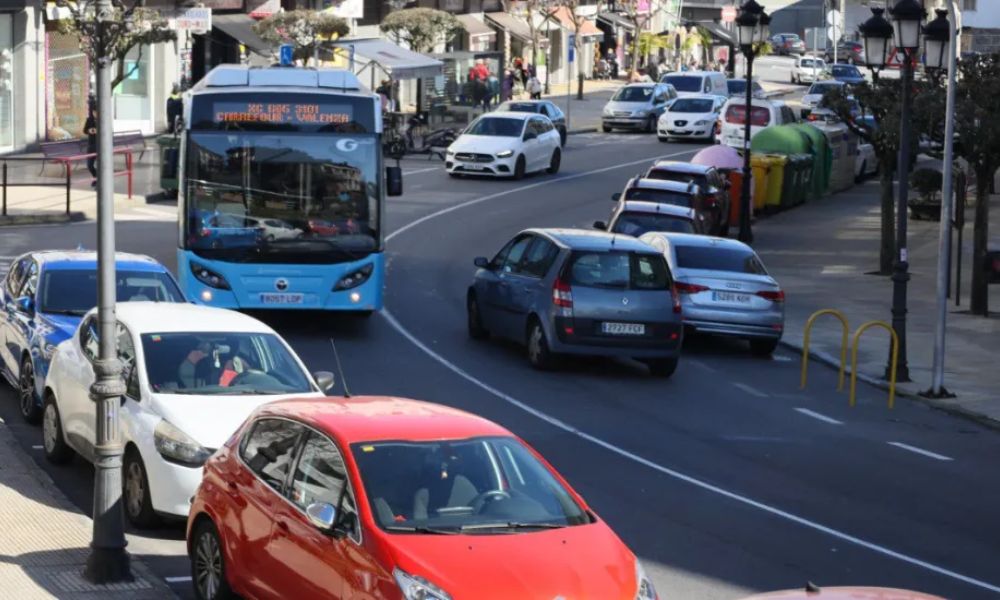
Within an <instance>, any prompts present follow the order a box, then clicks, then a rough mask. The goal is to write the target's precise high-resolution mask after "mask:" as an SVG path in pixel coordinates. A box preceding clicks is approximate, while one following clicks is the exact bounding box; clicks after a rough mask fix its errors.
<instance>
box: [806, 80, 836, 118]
mask: <svg viewBox="0 0 1000 600" xmlns="http://www.w3.org/2000/svg"><path fill="white" fill-rule="evenodd" d="M843 87H844V83H843V82H841V81H836V80H833V79H829V80H826V81H817V82H815V83H813V84H812V85H811V86H809V90H808V91H807V92H806V94H805V95H804V96H802V108H803V111H810V110H813V109H815V108H819V105H820V103H821V102H822V101H823V97H824V96H825V95H826V94H828V93H830V91H832V90H835V89H842V88H843Z"/></svg>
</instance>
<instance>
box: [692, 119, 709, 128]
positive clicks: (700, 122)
mask: <svg viewBox="0 0 1000 600" xmlns="http://www.w3.org/2000/svg"><path fill="white" fill-rule="evenodd" d="M709 123H711V121H706V120H705V119H702V120H701V121H696V122H695V126H696V127H697V126H698V125H708V124H709Z"/></svg>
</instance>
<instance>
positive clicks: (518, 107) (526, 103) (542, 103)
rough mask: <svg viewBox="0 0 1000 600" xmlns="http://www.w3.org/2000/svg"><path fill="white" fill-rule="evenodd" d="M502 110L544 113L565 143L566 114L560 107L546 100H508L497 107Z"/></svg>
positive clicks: (563, 143)
mask: <svg viewBox="0 0 1000 600" xmlns="http://www.w3.org/2000/svg"><path fill="white" fill-rule="evenodd" d="M497 110H498V111H501V112H504V111H507V112H528V113H539V114H542V115H545V116H546V117H548V118H549V120H550V121H552V124H553V125H555V127H556V129H557V130H558V131H559V141H560V142H561V143H562V145H563V146H565V145H566V115H565V114H564V113H563V111H562V109H561V108H559V107H558V106H556V105H555V104H553V103H552V102H550V101H548V100H508V101H507V102H504V103H503V104H501V105H500V106H498V107H497Z"/></svg>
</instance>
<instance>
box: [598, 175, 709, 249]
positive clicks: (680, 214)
mask: <svg viewBox="0 0 1000 600" xmlns="http://www.w3.org/2000/svg"><path fill="white" fill-rule="evenodd" d="M656 183H660V182H656ZM703 223H704V217H702V216H701V215H700V214H698V211H697V210H695V209H693V208H688V207H686V206H677V205H675V204H663V203H662V202H646V201H643V200H624V201H622V202H619V203H618V205H617V206H615V210H614V211H613V212H612V213H611V220H610V221H608V222H607V223H603V222H601V221H596V222H595V223H594V229H600V230H602V231H603V230H606V231H610V232H611V233H621V234H623V235H630V236H632V237H639V236H640V235H642V234H644V233H648V232H650V231H672V232H674V233H704V225H703Z"/></svg>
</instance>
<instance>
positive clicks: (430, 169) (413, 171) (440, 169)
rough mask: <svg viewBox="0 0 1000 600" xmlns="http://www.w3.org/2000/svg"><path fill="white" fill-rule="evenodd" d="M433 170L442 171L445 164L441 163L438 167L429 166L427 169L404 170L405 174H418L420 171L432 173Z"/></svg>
mask: <svg viewBox="0 0 1000 600" xmlns="http://www.w3.org/2000/svg"><path fill="white" fill-rule="evenodd" d="M431 171H441V172H442V173H443V172H444V165H443V164H442V165H439V166H437V167H427V168H426V169H414V170H412V171H403V175H417V174H418V173H430V172H431Z"/></svg>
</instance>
